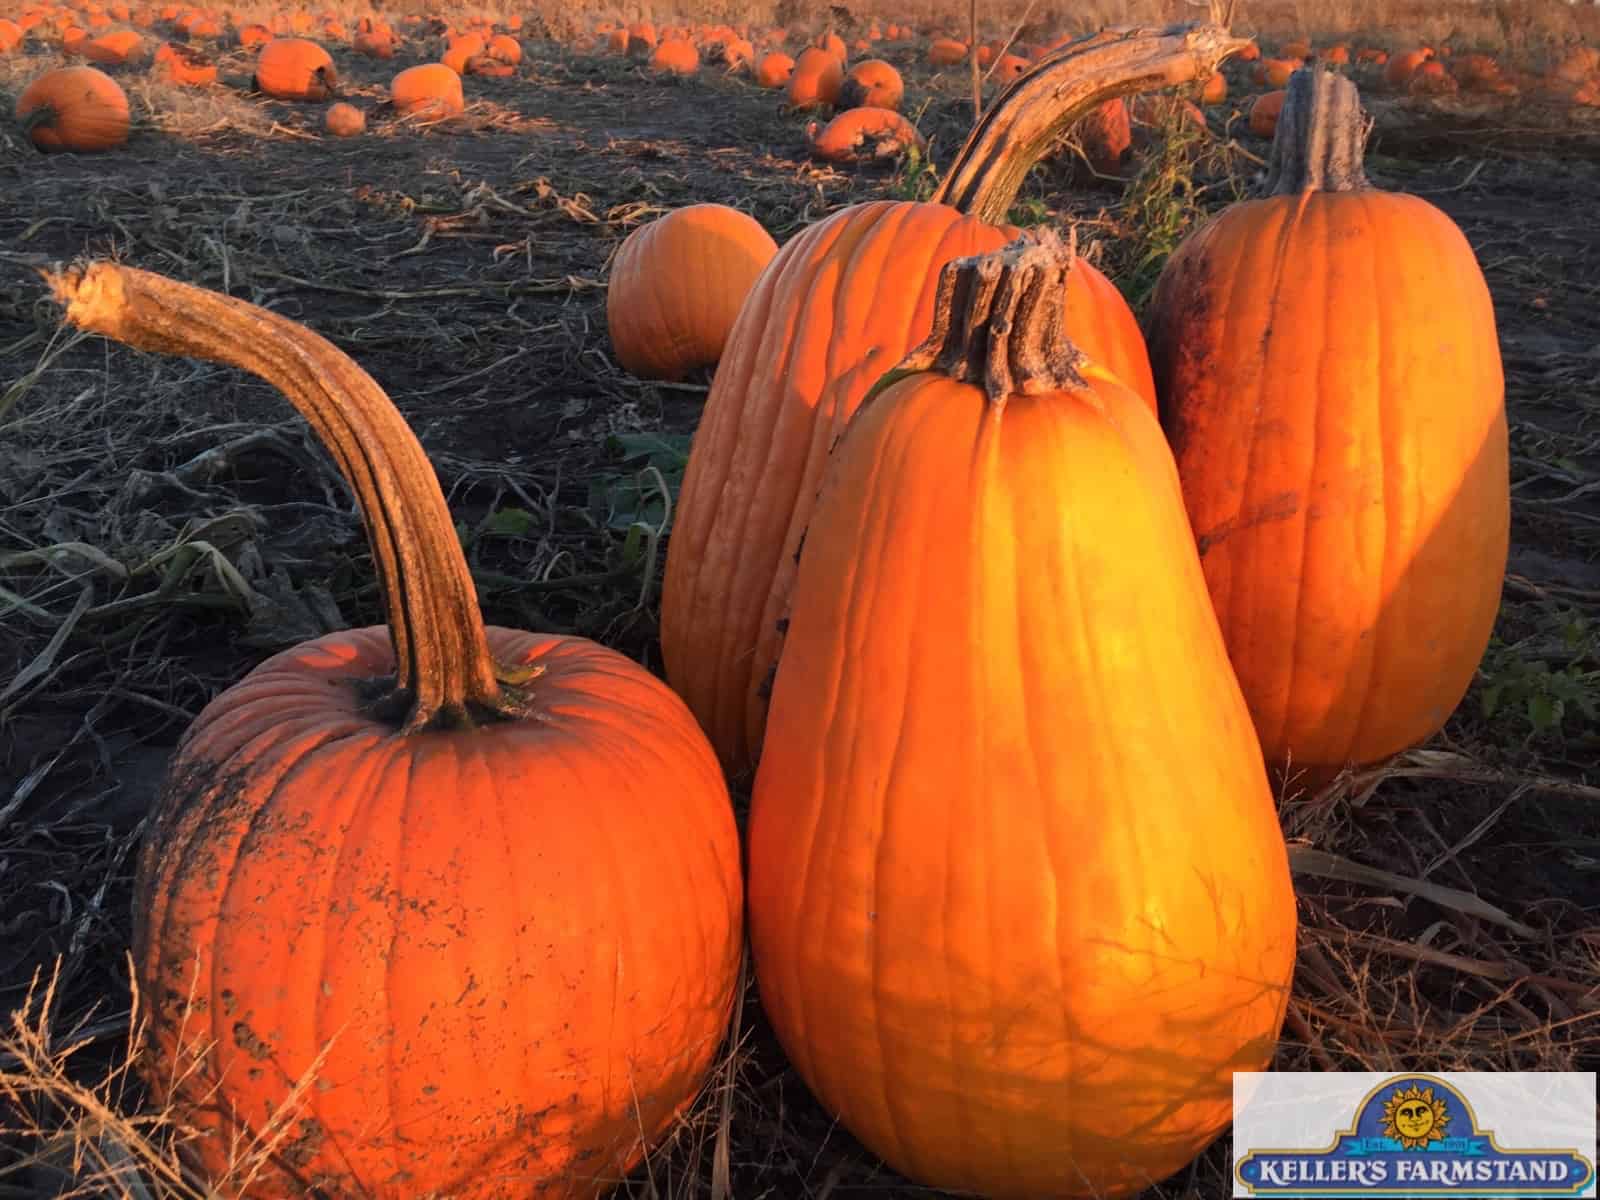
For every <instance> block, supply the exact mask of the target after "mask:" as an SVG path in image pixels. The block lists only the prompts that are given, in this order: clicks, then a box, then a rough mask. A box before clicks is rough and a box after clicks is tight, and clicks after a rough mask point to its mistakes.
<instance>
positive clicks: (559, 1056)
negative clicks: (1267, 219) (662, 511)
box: [53, 262, 742, 1200]
mask: <svg viewBox="0 0 1600 1200" xmlns="http://www.w3.org/2000/svg"><path fill="white" fill-rule="evenodd" d="M53 284H54V287H55V290H56V294H57V296H58V298H60V299H61V300H62V301H63V302H64V303H65V304H66V305H67V310H66V311H67V319H68V321H69V322H70V323H72V324H73V325H76V326H78V327H79V328H82V329H86V330H91V331H94V332H97V333H102V334H105V335H107V336H110V337H113V338H115V339H117V340H119V341H122V342H125V343H127V344H129V345H132V346H135V347H139V348H143V349H148V350H157V351H162V352H165V353H169V354H183V355H189V356H193V357H197V358H203V359H207V360H210V361H214V362H221V363H225V364H229V365H234V366H239V367H243V368H245V369H246V370H250V371H252V372H254V373H256V374H258V375H260V376H261V377H262V378H264V379H266V380H267V381H268V382H270V383H272V384H274V385H275V386H276V387H278V388H279V389H280V390H282V391H283V392H285V393H286V394H287V395H288V396H289V397H290V399H291V400H292V401H293V402H294V404H295V405H296V407H297V408H298V409H299V410H300V412H301V413H302V414H303V415H304V416H305V418H306V419H307V420H308V421H309V422H310V423H311V426H312V428H313V429H314V430H315V431H316V432H317V434H318V435H319V436H320V437H321V438H322V439H323V441H324V442H325V444H326V445H327V446H328V448H329V450H330V451H331V452H332V454H333V457H334V459H335V461H337V462H338V463H339V465H340V468H341V470H342V471H344V472H345V475H346V478H347V479H348V481H349V483H350V485H351V487H352V489H353V490H354V491H355V493H356V495H357V496H358V498H359V501H360V507H361V511H362V514H363V518H364V522H365V527H366V531H367V536H368V537H369V539H370V540H371V544H372V548H373V561H374V563H375V565H376V568H377V571H378V576H379V583H380V589H381V595H382V597H383V601H384V605H385V608H386V611H387V613H388V628H387V629H385V628H384V627H383V626H377V627H373V628H366V629H355V630H348V631H345V632H340V633H334V634H329V635H327V636H325V637H321V638H317V639H316V640H314V641H309V642H305V643H303V644H301V645H299V646H296V647H293V648H291V649H289V650H285V651H283V652H282V653H279V654H277V655H275V656H273V657H272V658H269V659H268V660H267V661H266V662H264V663H262V664H261V665H260V666H259V667H257V668H256V669H255V670H254V671H252V672H251V673H250V674H249V675H248V676H246V677H245V678H244V679H243V680H241V681H240V682H239V683H237V684H235V685H234V686H233V687H231V688H229V689H228V690H227V691H225V692H223V693H222V694H220V695H218V696H217V697H216V698H215V699H213V700H212V701H211V702H210V703H209V704H208V705H207V706H206V707H205V709H204V710H203V711H202V712H201V713H200V715H199V716H198V717H197V718H196V719H195V722H194V723H193V725H191V726H190V728H189V729H188V730H187V731H186V732H185V734H184V736H183V738H182V740H181V742H180V745H179V748H178V751H177V753H176V755H175V757H174V759H173V762H172V764H171V766H170V769H169V774H168V776H167V779H166V782H165V784H164V787H163V791H162V794H161V798H160V800H159V802H158V806H157V810H156V812H155V813H154V815H153V818H152V823H151V825H150V828H149V830H148V832H147V833H146V837H145V841H144V845H143V847H142V849H141V854H140V858H139V863H138V867H137V870H136V874H135V880H134V887H135V896H136V904H135V909H134V932H133V943H134V949H133V958H134V963H135V967H136V970H137V977H138V981H139V986H140V995H141V996H142V997H143V999H144V1000H145V1002H146V1004H147V1006H148V1007H147V1009H146V1010H145V1016H146V1018H147V1020H148V1022H149V1028H148V1036H147V1040H146V1044H145V1046H144V1047H143V1052H142V1055H141V1058H140V1060H139V1061H140V1065H141V1068H142V1070H143V1072H144V1076H145V1079H146V1080H147V1081H148V1084H149V1086H150V1088H151V1090H152V1092H153V1094H154V1096H155V1098H156V1102H157V1103H158V1104H160V1105H161V1107H162V1109H163V1110H164V1111H169V1110H170V1111H171V1112H173V1113H174V1114H175V1116H174V1119H175V1120H177V1121H180V1122H182V1123H183V1124H184V1125H185V1126H188V1127H191V1128H195V1129H198V1130H199V1131H200V1136H199V1137H198V1138H197V1139H195V1140H194V1141H190V1142H186V1143H185V1149H186V1152H187V1153H189V1154H190V1155H191V1156H192V1157H193V1159H194V1160H195V1165H196V1166H197V1167H198V1169H199V1170H200V1171H201V1172H202V1173H203V1174H205V1175H206V1176H208V1177H209V1178H210V1179H211V1180H212V1181H213V1183H214V1184H217V1185H218V1186H219V1190H221V1191H222V1192H223V1193H224V1194H228V1195H235V1194H238V1192H239V1190H240V1188H241V1186H243V1183H244V1182H248V1183H249V1188H248V1194H250V1195H258V1194H259V1195H272V1196H287V1195H301V1194H307V1193H309V1192H311V1191H312V1190H313V1189H315V1190H316V1191H317V1192H318V1193H320V1194H325V1195H339V1196H353V1195H361V1196H373V1197H379V1198H383V1200H405V1198H409V1197H417V1196H424V1195H446V1194H447V1195H450V1196H454V1197H462V1198H472V1200H477V1198H482V1200H488V1198H489V1197H495V1196H504V1195H509V1194H515V1195H519V1196H534V1197H551V1198H552V1200H553V1198H554V1197H568V1196H578V1195H586V1196H593V1195H597V1194H599V1193H600V1192H601V1191H602V1190H605V1189H608V1188H609V1187H610V1186H611V1183H612V1182H613V1181H614V1180H615V1179H616V1178H617V1177H618V1176H619V1175H620V1174H621V1173H622V1172H625V1171H627V1170H628V1169H629V1168H630V1167H631V1166H632V1165H633V1164H634V1163H636V1162H637V1161H639V1159H640V1157H641V1155H642V1154H643V1152H644V1150H645V1148H646V1147H647V1146H648V1145H650V1144H651V1143H653V1142H654V1141H655V1140H656V1139H658V1138H659V1137H660V1136H661V1135H662V1134H663V1133H664V1132H665V1131H667V1130H668V1129H669V1127H670V1126H671V1125H672V1123H673V1122H674V1121H675V1120H676V1117H677V1114H678V1113H679V1112H680V1111H681V1110H682V1109H683V1108H684V1107H685V1106H686V1105H687V1104H688V1103H690V1102H691V1100H692V1099H693V1097H694V1095H695V1094H696V1091H697V1090H698V1089H699V1087H700V1085H701V1082H702V1080H703V1079H704V1077H705V1075H706V1073H707V1070H708V1068H709V1067H710V1065H711V1063H712V1061H713V1059H714V1056H715V1054H716V1051H717V1048H718V1043H719V1042H720V1040H721V1038H722V1036H723V1032H724V1027H725V1025H726V1023H727V1020H728V1016H729V1013H730V1011H731V1007H732V1003H733V999H734V993H735V989H736V986H737V983H738V977H739V964H740V957H741V946H742V911H741V907H742V901H741V891H742V889H741V883H740V877H739V874H740V862H739V841H738V833H737V830H736V828H735V825H734V819H733V812H732V808H731V805H730V803H729V800H728V793H727V789H726V785H725V784H724V783H723V780H722V777H721V775H720V773H719V772H718V769H717V762H716V759H715V757H714V756H713V755H712V753H711V750H710V748H709V747H708V746H707V745H706V742H705V739H704V737H703V736H702V735H701V734H700V732H699V730H698V729H696V727H695V725H694V721H693V718H692V717H691V716H690V715H689V713H688V711H687V710H686V709H685V708H684V707H683V705H682V703H681V702H680V701H678V699H677V698H676V697H675V696H673V695H672V693H671V692H670V691H669V690H668V689H667V688H666V686H665V685H664V684H662V683H660V682H659V681H658V680H657V679H656V678H655V677H654V676H652V675H650V674H649V673H648V672H647V671H645V670H644V669H643V668H642V667H639V666H638V665H637V664H635V663H633V662H632V661H630V660H628V659H626V658H624V657H623V656H621V655H619V654H617V653H615V652H614V651H611V650H607V649H605V648H604V647H601V646H598V645H596V644H594V643H593V642H587V641H584V640H582V639H579V638H569V637H556V636H548V635H540V634H530V633H523V632H520V631H517V630H511V629H500V628H488V629H486V628H485V627H484V625H483V622H482V618H481V616H480V615H479V610H478V601H477V596H476V594H475V592H474V589H473V582H472V576H471V574H470V572H469V571H468V569H467V563H466V560H465V558H464V557H463V555H462V551H461V547H460V543H459V541H458V540H457V537H456V533H455V529H454V527H453V525H452V523H451V518H450V512H449V509H448V508H447V506H446V504H445V500H444V496H443V493H442V492H441V491H440V488H439V484H438V481H437V479H436V478H435V476H434V473H433V469H432V467H431V466H430V465H429V463H428V459H427V457H426V455H425V454H424V453H423V450H422V447H421V446H420V445H419V444H418V443H417V440H416V438H415V437H414V436H413V435H412V434H411V432H410V430H409V429H407V427H406V425H405V422H404V421H403V420H402V419H401V417H400V415H399V413H398V412H397V411H396V410H395V408H394V406H393V404H391V403H390V402H389V400H388V398H387V397H386V396H385V395H384V394H383V392H382V390H381V389H380V388H379V387H378V386H377V384H376V383H374V382H373V380H372V378H371V377H370V376H368V375H367V374H366V373H365V372H363V371H362V370H361V369H360V367H358V366H357V365H356V364H355V363H353V362H351V361H350V360H349V359H348V358H346V357H345V356H344V355H343V354H341V353H340V352H339V351H338V350H337V349H336V348H335V347H334V346H333V345H332V344H331V343H329V342H328V341H326V340H325V339H323V338H321V337H319V336H318V335H316V334H314V333H312V332H311V331H310V330H308V329H305V328H303V327H301V326H298V325H295V324H294V323H293V322H290V321H288V320H287V319H286V318H283V317H281V316H278V315H277V314H275V313H272V312H268V311H266V310H263V309H259V308H256V307H254V306H252V305H249V304H245V303H243V302H241V301H238V300H235V299H232V298H229V297H226V296H221V295H218V294H216V293H212V292H205V291H203V290H201V289H198V288H193V287H190V286H188V285H185V284H180V283H177V282H175V281H172V280H167V279H163V278H161V277H159V276H154V275H150V274H148V273H146V272H141V271H136V270H132V269H129V268H124V267H120V266H117V265H116V264H112V263H108V262H99V263H94V264H92V265H90V266H88V267H87V268H86V269H74V270H72V271H70V272H65V273H63V274H60V275H57V276H55V277H54V279H53ZM297 1085H298V1086H297ZM261 1145H268V1146H275V1147H276V1152H275V1153H272V1154H271V1155H270V1156H268V1155H267V1154H265V1153H262V1154H260V1155H259V1156H258V1157H256V1159H255V1160H254V1161H253V1162H252V1163H251V1166H252V1168H253V1169H254V1171H255V1174H254V1176H253V1179H251V1180H248V1181H241V1180H240V1179H239V1178H237V1177H235V1178H233V1179H231V1180H228V1179H226V1178H225V1175H226V1172H227V1171H228V1169H229V1167H230V1156H232V1155H236V1154H238V1153H239V1151H240V1149H241V1148H242V1147H252V1146H261Z"/></svg>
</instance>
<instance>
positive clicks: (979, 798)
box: [748, 241, 1296, 1200]
mask: <svg viewBox="0 0 1600 1200" xmlns="http://www.w3.org/2000/svg"><path fill="white" fill-rule="evenodd" d="M1070 261H1071V259H1070V256H1068V255H1064V254H1063V253H1062V252H1061V248H1060V246H1059V242H1058V241H1057V242H1056V243H1055V244H1053V245H1052V244H1050V243H1048V242H1047V243H1045V244H1041V245H1035V246H1026V245H1025V246H1024V247H1019V248H1016V249H1013V250H1010V251H1002V252H1001V253H998V254H991V255H982V256H977V257H974V258H970V259H965V260H958V261H957V262H955V263H952V264H950V265H949V266H947V267H946V268H945V274H944V277H943V280H942V282H941V286H940V289H939V295H938V300H937V302H936V305H935V314H936V315H935V317H934V322H933V333H932V335H931V336H930V338H929V340H928V342H927V343H926V344H925V345H924V346H923V347H922V348H920V349H919V350H917V351H916V352H914V353H913V355H912V356H911V357H910V358H909V359H908V360H907V361H906V362H905V363H903V364H901V366H900V368H899V369H897V370H896V371H894V372H892V373H890V374H889V375H887V376H886V377H885V378H884V379H883V380H882V381H881V382H880V383H879V384H878V385H877V387H876V388H875V389H874V392H873V393H872V394H871V395H869V397H868V398H867V399H866V401H865V402H864V403H863V404H862V405H861V407H860V409H859V410H858V411H857V413H856V415H855V417H854V418H853V419H852V421H851V422H850V425H849V426H848V427H847V428H846V430H845V431H844V434H843V436H842V437H841V439H840V441H839V444H838V445H837V447H836V448H835V449H834V451H833V454H832V456H831V458H830V460H829V463H828V468H827V471H826V473H825V475H824V478H823V482H822V494H821V497H820V498H819V500H818V501H817V505H816V509H815V511H814V513H813V516H812V519H811V522H810V527H809V529H808V531H807V534H806V540H805V545H804V547H803V548H802V550H801V555H800V564H799V571H798V574H797V577H796V582H795V590H794V608H793V617H792V620H791V623H790V625H789V630H788V634H787V635H786V638H785V645H784V650H783V657H782V659H781V661H780V662H779V665H778V672H777V679H776V683H775V685H774V688H773V695H772V715H771V720H770V723H769V725H768V729H767V740H766V749H765V751H764V753H763V755H762V759H761V764H760V767H759V769H758V771H757V774H756V779H755V789H754V793H753V796H752V800H751V809H750V824H749V890H748V905H749V922H750V936H751V948H752V950H753V955H754V962H755V967H756V977H757V980H758V982H759V984H760V989H761V1003H762V1009H763V1011H764V1012H765V1013H766V1015H767V1017H768V1019H769V1020H770V1021H771V1023H772V1027H773V1029H774V1031H775V1032H776V1033H777V1035H778V1039H779V1041H780V1042H781V1043H782V1044H783V1048H784V1050H785V1052H786V1053H787V1055H788V1057H789V1059H790V1061H791V1062H792V1063H793V1064H794V1066H795V1069H796V1070H797V1071H798V1072H799V1073H800V1075H801V1077H802V1078H803V1079H804V1080H805V1081H806V1083H807V1085H808V1086H809V1087H810V1088H811V1090H812V1091H813V1093H815V1094H816V1096H817V1097H818V1099H819V1100H821V1102H822V1103H823V1105H824V1106H825V1107H827V1108H828V1109H829V1111H831V1112H833V1113H835V1114H837V1115H838V1117H839V1119H840V1121H841V1123H842V1124H843V1125H844V1126H845V1127H846V1128H848V1129H849V1130H850V1131H851V1132H852V1133H853V1134H855V1136H856V1137H858V1138H859V1139H860V1140H861V1141H863V1142H864V1143H865V1144H866V1145H867V1146H868V1147H870V1148H871V1149H872V1150H873V1151H874V1152H875V1153H877V1154H878V1155H879V1156H880V1157H882V1158H883V1159H885V1160H886V1161H887V1162H888V1163H889V1164H890V1165H892V1166H893V1167H895V1168H896V1169H897V1170H899V1171H901V1172H903V1173H904V1174H906V1175H909V1176H910V1177H911V1178H913V1179H915V1180H917V1181H919V1182H921V1183H923V1184H927V1185H930V1186H931V1187H934V1188H940V1189H948V1190H951V1191H956V1192H960V1193H962V1194H979V1195H983V1196H988V1197H993V1198H995V1200H1013V1198H1014V1200H1038V1198H1039V1197H1047V1196H1048V1197H1067V1196H1082V1197H1091V1196H1093V1197H1122V1196H1130V1195H1133V1194H1134V1193H1137V1192H1140V1191H1142V1190H1143V1189H1144V1188H1146V1187H1148V1186H1149V1185H1151V1184H1152V1183H1155V1182H1156V1181H1158V1180H1160V1179H1162V1178H1163V1177H1164V1176H1166V1175H1168V1174H1170V1173H1171V1172H1173V1171H1176V1170H1178V1169H1179V1168H1181V1167H1183V1166H1185V1165H1186V1164H1187V1163H1188V1162H1190V1161H1191V1160H1192V1159H1193V1158H1194V1157H1195V1156H1196V1155H1198V1154H1199V1153H1200V1151H1201V1150H1202V1149H1203V1148H1204V1147H1205V1146H1206V1144H1207V1143H1209V1142H1210V1141H1211V1140H1212V1139H1213V1138H1214V1137H1215V1136H1216V1135H1217V1134H1218V1133H1219V1132H1220V1131H1221V1130H1222V1129H1223V1128H1224V1127H1225V1126H1226V1125H1227V1123H1228V1121H1229V1119H1230V1117H1231V1110H1232V1104H1233V1082H1232V1073H1233V1072H1234V1071H1241V1070H1243V1071H1258V1070H1263V1069H1265V1068H1266V1066H1267V1063H1268V1062H1269V1060H1270V1059H1271V1057H1272V1054H1273V1051H1274V1049H1275V1047H1276V1043H1277V1036H1278V1032H1279V1029H1280V1026H1281V1024H1282V1021H1283V1016H1284V1011H1285V1007H1286V1005H1287V1002H1288V997H1289V985H1290V981H1291V976H1292V971H1293V966H1294V956H1295V924H1296V922H1295V899H1294V892H1293V889H1292V886H1291V883H1290V878H1289V868H1288V858H1287V854H1286V851H1285V847H1284V842H1283V836H1282V833H1281V832H1280V830H1279V828H1278V821H1277V813H1276V809H1275V806H1274V802H1273V795H1272V791H1271V788H1270V786H1269V784H1268V780H1267V773H1266V770H1265V768H1264V765H1263V763H1262V758H1261V750H1260V748H1259V746H1258V745H1257V744H1256V741H1255V737H1254V732H1253V730H1252V729H1251V726H1250V718H1249V712H1248V710H1247V709H1246V707H1245V703H1244V699H1243V697H1242V696H1241V695H1240V693H1239V686H1238V684H1237V683H1236V682H1235V680H1234V678H1233V672H1232V670H1231V668H1230V667H1229V664H1228V657H1227V651H1226V648H1225V647H1224V645H1223V641H1222V636H1221V634H1220V632H1219V631H1218V629H1217V622H1216V618H1215V616H1214V615H1213V614H1212V611H1211V604H1210V599H1209V597H1208V596H1207V593H1206V585H1205V579H1204V577H1203V576H1202V574H1201V572H1200V565H1199V562H1198V559H1197V557H1196V554H1195V549H1194V541H1193V535H1192V534H1191V533H1190V530H1189V524H1188V520H1187V518H1186V516H1185V513H1184V509H1183V500H1182V496H1181V494H1180V491H1179V487H1178V480H1177V475H1176V472H1175V471H1174V469H1173V463H1172V456H1171V454H1170V452H1169V451H1168V450H1167V447H1166V445H1165V443H1164V442H1163V440H1162V436H1161V429H1160V426H1159V425H1158V424H1157V422H1156V418H1155V416H1154V414H1153V413H1151V411H1150V409H1149V407H1148V405H1147V404H1146V403H1145V401H1144V399H1143V398H1142V397H1140V396H1138V395H1136V394H1135V393H1134V392H1132V391H1130V390H1129V389H1128V388H1127V387H1125V386H1124V385H1123V384H1122V383H1121V382H1119V381H1118V380H1117V379H1116V378H1115V377H1114V376H1113V375H1112V374H1111V373H1110V372H1108V371H1107V370H1105V368H1104V367H1102V366H1100V365H1099V364H1097V363H1095V362H1094V361H1093V359H1091V358H1089V357H1087V356H1086V355H1083V354H1082V353H1080V352H1078V351H1076V350H1075V349H1074V348H1073V346H1072V345H1071V343H1070V342H1067V341H1066V340H1065V339H1064V338H1063V336H1062V330H1063V329H1064V330H1066V331H1067V332H1068V334H1070V331H1071V329H1072V321H1071V316H1070V314H1069V313H1067V312H1066V311H1065V310H1066V296H1067V294H1068V292H1069V288H1068V285H1067V282H1066V279H1065V278H1063V274H1064V272H1066V270H1067V269H1068V266H1067V265H1068V264H1069V263H1070ZM1002 418H1003V419H1002ZM952 650H956V651H957V652H956V653H952ZM1152 747H1159V750H1158V751H1152ZM1219 830H1226V835H1225V836H1222V835H1219V833H1218V831H1219Z"/></svg>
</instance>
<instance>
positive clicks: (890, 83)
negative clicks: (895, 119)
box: [839, 58, 906, 109]
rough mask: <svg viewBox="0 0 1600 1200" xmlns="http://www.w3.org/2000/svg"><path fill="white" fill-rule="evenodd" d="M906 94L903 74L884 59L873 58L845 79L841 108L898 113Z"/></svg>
mask: <svg viewBox="0 0 1600 1200" xmlns="http://www.w3.org/2000/svg"><path fill="white" fill-rule="evenodd" d="M905 94H906V88H905V84H904V83H903V82H901V79H900V72H899V71H897V70H895V69H894V67H893V66H891V65H890V64H889V63H886V62H884V61H883V60H882V59H881V58H869V59H867V60H866V61H865V62H859V63H857V64H856V65H855V66H853V67H851V68H850V73H849V74H848V75H846V76H845V80H844V85H843V86H842V87H841V88H840V89H839V107H840V108H888V109H898V108H899V107H900V101H901V100H903V99H904V98H905Z"/></svg>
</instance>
